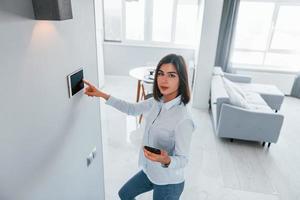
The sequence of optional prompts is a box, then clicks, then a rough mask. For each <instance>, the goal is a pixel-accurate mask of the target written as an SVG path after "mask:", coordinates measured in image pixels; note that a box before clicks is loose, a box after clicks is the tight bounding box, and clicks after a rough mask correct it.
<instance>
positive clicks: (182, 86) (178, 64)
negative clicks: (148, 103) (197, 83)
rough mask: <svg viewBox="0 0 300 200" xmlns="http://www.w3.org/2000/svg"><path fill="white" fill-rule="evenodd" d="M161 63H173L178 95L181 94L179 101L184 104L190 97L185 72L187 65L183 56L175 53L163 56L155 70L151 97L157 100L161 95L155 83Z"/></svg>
mask: <svg viewBox="0 0 300 200" xmlns="http://www.w3.org/2000/svg"><path fill="white" fill-rule="evenodd" d="M163 64H173V66H174V67H175V69H176V71H177V74H178V76H179V87H178V96H179V95H181V102H182V103H183V104H184V105H186V104H187V103H188V102H189V101H190V98H191V95H190V88H189V82H188V74H187V65H186V63H185V61H184V58H183V57H182V56H180V55H176V54H169V55H166V56H165V57H163V58H162V59H161V60H160V61H159V63H158V65H157V67H156V70H155V77H154V85H153V97H154V99H155V100H157V101H159V100H160V98H161V97H162V96H163V95H162V94H161V93H160V90H159V88H158V85H157V74H158V71H159V70H160V68H161V66H162V65H163Z"/></svg>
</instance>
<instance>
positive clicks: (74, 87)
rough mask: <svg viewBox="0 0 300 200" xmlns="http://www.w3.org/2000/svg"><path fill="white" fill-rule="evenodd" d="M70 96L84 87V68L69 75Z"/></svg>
mask: <svg viewBox="0 0 300 200" xmlns="http://www.w3.org/2000/svg"><path fill="white" fill-rule="evenodd" d="M67 81H68V92H69V97H70V98H72V97H73V96H74V95H75V94H77V93H78V92H80V91H81V90H82V89H83V88H84V83H83V68H80V69H78V70H76V71H74V72H72V73H71V74H69V75H68V76H67Z"/></svg>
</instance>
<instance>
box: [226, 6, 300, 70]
mask: <svg viewBox="0 0 300 200" xmlns="http://www.w3.org/2000/svg"><path fill="white" fill-rule="evenodd" d="M242 1H243V2H260V3H261V2H272V3H275V8H274V12H273V16H272V22H271V28H270V29H269V34H268V41H267V48H266V50H264V51H262V50H252V49H247V48H234V49H232V52H234V51H239V52H252V53H255V52H260V53H263V64H262V65H258V64H245V63H232V62H231V60H232V54H233V53H231V56H230V62H231V65H232V67H233V68H234V69H258V70H263V69H266V70H272V69H274V71H278V70H280V71H287V72H289V71H295V70H294V69H291V68H290V67H286V66H274V65H266V64H264V63H265V58H266V55H267V53H278V54H286V55H299V56H300V52H299V51H293V50H284V49H271V43H272V39H273V36H274V31H275V25H276V20H277V17H278V13H279V8H280V6H287V5H288V6H300V2H299V1H298V0H242ZM299 71H300V66H299Z"/></svg>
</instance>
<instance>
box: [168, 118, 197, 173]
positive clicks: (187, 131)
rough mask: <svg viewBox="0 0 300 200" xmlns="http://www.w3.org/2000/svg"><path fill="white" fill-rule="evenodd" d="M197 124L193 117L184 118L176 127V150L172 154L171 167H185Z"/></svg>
mask: <svg viewBox="0 0 300 200" xmlns="http://www.w3.org/2000/svg"><path fill="white" fill-rule="evenodd" d="M194 130H195V124H194V122H193V120H192V119H184V120H182V121H181V122H180V123H179V124H178V125H177V126H176V128H175V151H174V155H172V156H170V158H171V163H170V165H169V166H168V167H169V168H184V167H185V166H186V164H187V163H188V154H189V150H190V145H191V140H192V134H193V132H194Z"/></svg>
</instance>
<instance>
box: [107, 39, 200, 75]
mask: <svg viewBox="0 0 300 200" xmlns="http://www.w3.org/2000/svg"><path fill="white" fill-rule="evenodd" d="M170 53H176V54H180V55H182V56H183V57H184V58H185V60H186V62H187V63H189V60H194V50H193V49H175V48H159V47H144V46H129V45H123V44H118V43H116V44H114V43H113V44H112V43H104V66H105V67H104V70H105V74H108V75H123V76H128V75H129V70H130V69H133V68H135V67H139V66H145V65H154V66H156V65H157V64H158V62H159V60H160V59H161V58H162V57H164V56H165V55H167V54H170Z"/></svg>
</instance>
